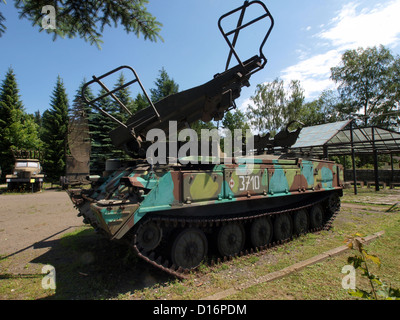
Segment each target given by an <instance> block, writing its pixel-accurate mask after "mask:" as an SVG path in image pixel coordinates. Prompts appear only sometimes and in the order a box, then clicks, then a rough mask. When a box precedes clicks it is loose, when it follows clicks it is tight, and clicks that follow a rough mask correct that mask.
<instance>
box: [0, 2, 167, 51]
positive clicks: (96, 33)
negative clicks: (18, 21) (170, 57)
mask: <svg viewBox="0 0 400 320" xmlns="http://www.w3.org/2000/svg"><path fill="white" fill-rule="evenodd" d="M4 2H5V1H4ZM14 2H15V7H16V8H17V9H18V10H19V17H20V18H26V19H28V20H30V21H31V22H32V24H33V26H35V25H36V26H39V27H40V31H42V30H43V19H44V15H43V12H42V10H43V8H44V7H45V6H48V5H51V6H52V7H53V8H52V10H53V11H54V12H53V13H51V10H48V14H54V15H56V16H55V21H54V22H55V26H54V27H55V29H53V28H46V32H47V33H50V34H52V35H53V40H55V39H56V38H57V37H59V36H61V37H62V38H65V37H68V38H74V37H76V36H79V37H80V38H82V39H84V40H85V41H87V42H89V43H90V44H91V45H93V44H95V45H96V46H97V47H98V48H99V49H100V44H101V43H102V40H101V37H102V33H103V31H104V27H105V26H109V27H110V26H111V25H114V26H118V25H121V26H122V27H123V28H124V30H125V31H126V32H127V33H133V34H135V35H136V36H137V37H139V36H140V35H143V36H144V39H145V40H146V39H148V40H150V41H157V39H160V40H161V41H163V39H162V37H161V36H160V34H159V33H160V28H161V26H162V24H161V23H160V22H158V21H157V20H156V18H155V17H154V16H152V15H151V14H150V13H149V12H148V11H147V8H146V5H147V4H148V3H149V1H148V0H119V1H114V0H105V1H81V0H65V1H64V0H63V1H62V0H53V1H48V0H15V1H14ZM4 21H5V18H4V16H3V15H2V14H1V12H0V37H1V35H2V34H3V33H4V32H5V30H6V26H5V24H4Z"/></svg>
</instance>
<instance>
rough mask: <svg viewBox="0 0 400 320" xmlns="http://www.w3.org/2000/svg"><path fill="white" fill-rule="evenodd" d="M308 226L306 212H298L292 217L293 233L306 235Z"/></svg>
mask: <svg viewBox="0 0 400 320" xmlns="http://www.w3.org/2000/svg"><path fill="white" fill-rule="evenodd" d="M308 226H309V218H308V213H307V211H306V210H304V209H303V210H298V211H296V212H295V213H294V215H293V233H294V234H302V233H306V232H307V230H308Z"/></svg>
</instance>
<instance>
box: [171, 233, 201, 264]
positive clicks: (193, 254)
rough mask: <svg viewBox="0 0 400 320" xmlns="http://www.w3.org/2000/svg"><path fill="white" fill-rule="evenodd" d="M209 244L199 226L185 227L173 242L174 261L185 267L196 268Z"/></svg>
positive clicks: (172, 257)
mask: <svg viewBox="0 0 400 320" xmlns="http://www.w3.org/2000/svg"><path fill="white" fill-rule="evenodd" d="M207 246H208V245H207V238H206V236H205V235H204V232H203V231H201V230H200V229H197V228H190V229H184V230H182V231H181V232H180V233H179V234H178V235H177V237H176V238H175V240H174V242H173V244H172V248H171V259H172V262H173V264H175V265H176V266H177V267H181V268H183V269H194V268H196V267H197V266H198V265H199V264H200V263H201V261H202V260H203V259H204V257H205V256H206V254H207Z"/></svg>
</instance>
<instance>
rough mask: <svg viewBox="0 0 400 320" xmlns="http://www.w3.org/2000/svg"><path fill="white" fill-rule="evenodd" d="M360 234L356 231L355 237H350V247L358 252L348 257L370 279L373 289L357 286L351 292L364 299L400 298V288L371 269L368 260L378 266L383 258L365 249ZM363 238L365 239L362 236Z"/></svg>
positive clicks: (349, 261)
mask: <svg viewBox="0 0 400 320" xmlns="http://www.w3.org/2000/svg"><path fill="white" fill-rule="evenodd" d="M359 237H361V235H360V234H358V233H356V234H355V236H354V237H350V238H349V239H348V240H347V241H348V247H349V248H350V249H354V250H355V251H356V252H357V254H356V255H354V256H351V257H349V258H348V259H347V261H348V263H351V264H352V265H353V267H354V268H355V269H358V270H360V271H361V272H362V276H364V277H366V278H367V279H368V280H369V283H370V287H371V291H366V290H362V289H360V288H356V289H355V290H352V289H350V290H349V294H350V295H352V296H354V297H358V298H364V299H370V300H378V296H379V297H380V298H383V299H386V300H400V290H399V289H395V288H392V287H391V286H390V285H387V284H386V283H384V282H383V281H382V280H381V279H380V278H379V277H378V276H377V275H375V274H373V273H371V272H370V271H369V267H368V263H367V261H370V262H373V263H374V264H376V265H377V266H378V267H380V266H381V260H380V259H379V258H378V257H377V256H375V255H372V254H369V253H368V252H367V250H365V249H364V246H363V244H362V242H361V241H360V239H359ZM361 240H363V239H362V238H361Z"/></svg>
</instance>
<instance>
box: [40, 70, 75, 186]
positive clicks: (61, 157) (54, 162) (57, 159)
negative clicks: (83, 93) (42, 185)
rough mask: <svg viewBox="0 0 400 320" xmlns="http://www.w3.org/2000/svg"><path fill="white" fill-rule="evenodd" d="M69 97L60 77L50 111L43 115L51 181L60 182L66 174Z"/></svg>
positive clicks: (46, 153) (48, 176)
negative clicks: (61, 177)
mask: <svg viewBox="0 0 400 320" xmlns="http://www.w3.org/2000/svg"><path fill="white" fill-rule="evenodd" d="M68 108H69V107H68V97H67V94H66V92H65V87H64V83H63V81H62V79H61V78H60V76H58V77H57V83H56V86H55V88H54V90H53V95H52V97H51V103H50V109H48V110H46V111H45V112H44V113H43V136H42V140H43V142H44V146H45V152H44V164H43V167H44V169H45V172H46V175H47V178H48V179H49V181H51V182H52V183H53V182H56V181H59V178H60V176H62V175H64V174H65V157H66V154H67V150H68V146H67V133H68Z"/></svg>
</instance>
